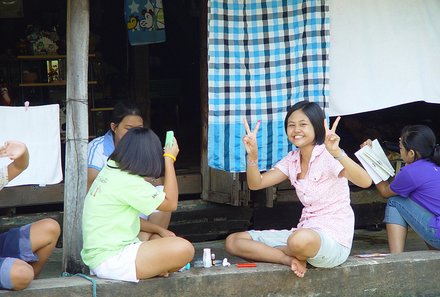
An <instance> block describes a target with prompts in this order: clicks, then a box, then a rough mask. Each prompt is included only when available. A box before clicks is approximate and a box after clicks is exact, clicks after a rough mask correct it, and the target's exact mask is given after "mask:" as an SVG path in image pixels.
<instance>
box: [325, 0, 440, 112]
mask: <svg viewBox="0 0 440 297" xmlns="http://www.w3.org/2000/svg"><path fill="white" fill-rule="evenodd" d="M329 3H330V100H329V101H330V108H329V110H328V113H329V115H330V116H335V115H345V114H354V113H360V112H366V111H371V110H378V109H382V108H387V107H391V106H396V105H400V104H404V103H409V102H414V101H426V102H430V103H440V1H439V0H329Z"/></svg>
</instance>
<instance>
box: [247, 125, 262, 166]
mask: <svg viewBox="0 0 440 297" xmlns="http://www.w3.org/2000/svg"><path fill="white" fill-rule="evenodd" d="M243 124H244V127H245V129H246V135H245V136H243V143H244V147H245V149H246V152H247V153H248V158H251V159H252V160H256V159H258V144H257V132H258V129H259V128H260V124H261V121H258V122H257V124H256V125H255V128H254V130H253V131H251V128H250V127H249V124H248V121H247V120H246V117H243Z"/></svg>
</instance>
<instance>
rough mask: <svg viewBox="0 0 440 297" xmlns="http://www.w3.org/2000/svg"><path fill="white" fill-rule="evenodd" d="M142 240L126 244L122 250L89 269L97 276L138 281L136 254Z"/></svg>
mask: <svg viewBox="0 0 440 297" xmlns="http://www.w3.org/2000/svg"><path fill="white" fill-rule="evenodd" d="M141 244H142V242H137V243H132V244H129V245H127V246H126V247H125V248H124V249H123V250H122V251H120V252H119V253H117V254H116V255H114V256H113V257H110V258H109V259H107V260H105V261H104V262H102V263H101V264H99V265H98V266H97V267H96V268H95V269H91V270H90V274H91V275H96V276H97V277H99V278H107V279H114V280H122V281H127V282H134V283H137V282H139V279H138V278H137V277H136V256H137V252H138V249H139V247H140V246H141Z"/></svg>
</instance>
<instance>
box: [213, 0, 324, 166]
mask: <svg viewBox="0 0 440 297" xmlns="http://www.w3.org/2000/svg"><path fill="white" fill-rule="evenodd" d="M208 4H209V8H208V109H209V115H208V166H210V167H212V168H216V169H220V170H225V171H229V172H243V171H245V170H246V158H245V148H244V145H243V143H242V137H243V136H244V134H245V128H244V126H243V121H242V118H243V116H245V117H246V118H247V120H248V122H249V124H250V126H251V129H253V127H254V126H255V124H256V123H257V121H258V120H261V126H260V129H259V132H258V139H257V140H258V146H259V169H260V170H266V169H269V168H271V167H272V166H273V165H274V164H275V163H276V162H277V161H278V160H280V159H281V158H282V157H283V156H285V155H286V154H287V152H288V151H289V150H291V149H292V145H291V144H289V143H288V140H287V137H286V135H285V131H284V117H285V115H286V112H287V109H288V108H289V107H290V106H291V105H293V104H294V103H296V102H298V101H302V100H308V101H312V102H317V103H318V104H320V106H321V107H323V108H326V107H327V101H326V100H327V98H328V96H329V80H328V72H329V67H328V50H329V34H330V33H329V30H330V29H329V16H328V11H329V10H328V5H327V4H326V1H324V0H322V1H287V0H268V1H261V0H245V1H243V0H242V1H230V0H210V1H209V3H208Z"/></svg>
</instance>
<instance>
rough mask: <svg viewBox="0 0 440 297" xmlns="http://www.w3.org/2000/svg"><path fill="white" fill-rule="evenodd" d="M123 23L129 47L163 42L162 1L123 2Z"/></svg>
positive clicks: (132, 0) (135, 0)
mask: <svg viewBox="0 0 440 297" xmlns="http://www.w3.org/2000/svg"><path fill="white" fill-rule="evenodd" d="M125 23H126V24H127V30H128V41H129V42H130V44H131V45H144V44H150V43H158V42H164V41H165V20H164V14H163V5H162V0H125Z"/></svg>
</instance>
